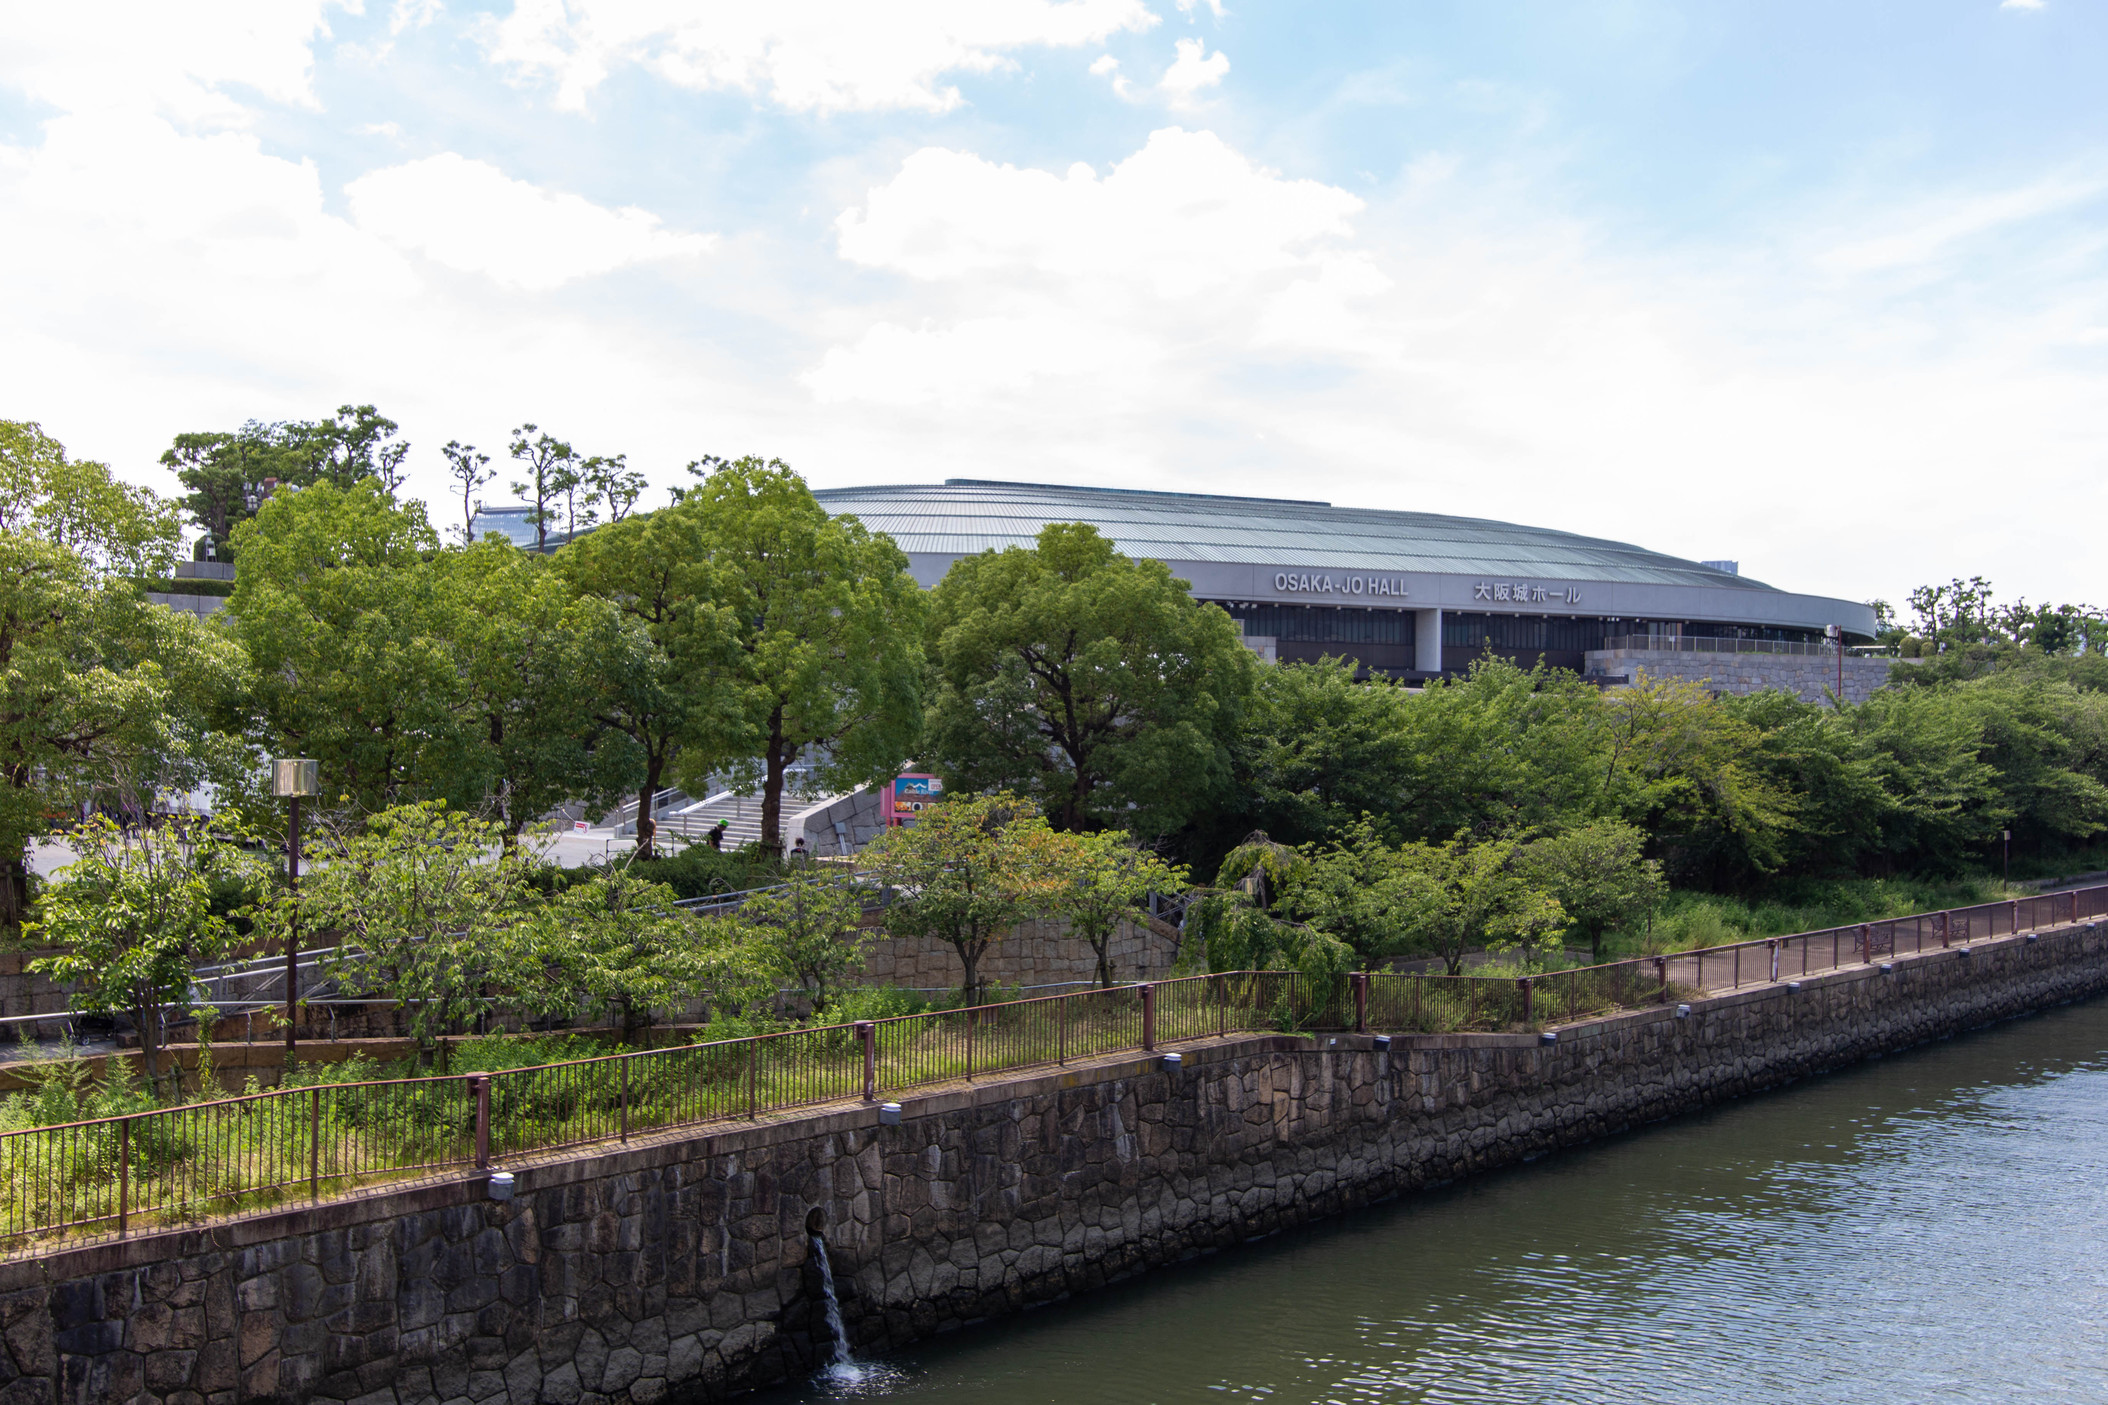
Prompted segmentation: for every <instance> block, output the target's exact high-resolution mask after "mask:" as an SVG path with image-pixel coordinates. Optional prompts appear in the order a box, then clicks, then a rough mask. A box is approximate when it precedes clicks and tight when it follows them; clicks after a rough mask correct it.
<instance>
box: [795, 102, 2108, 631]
mask: <svg viewBox="0 0 2108 1405" xmlns="http://www.w3.org/2000/svg"><path fill="white" fill-rule="evenodd" d="M1467 171H1468V168H1467V167H1464V166H1462V165H1460V164H1459V163H1457V162H1455V161H1453V160H1451V159H1448V158H1439V159H1436V160H1434V161H1432V162H1431V163H1428V164H1427V168H1426V169H1421V170H1416V171H1415V173H1414V175H1413V177H1412V178H1411V179H1407V180H1403V181H1401V182H1398V183H1396V184H1395V185H1394V186H1393V187H1392V189H1391V193H1390V194H1389V195H1387V196H1386V197H1385V199H1384V200H1383V201H1382V202H1380V203H1378V204H1376V205H1374V206H1373V207H1365V206H1364V204H1363V203H1362V202H1361V201H1360V200H1358V199H1357V198H1356V197H1355V196H1353V195H1350V194H1349V193H1348V192H1346V191H1344V190H1340V189H1338V188H1336V187H1333V186H1329V185H1324V184H1320V183H1317V182H1311V181H1299V180H1292V179H1289V178H1287V177H1285V176H1283V175H1281V174H1279V173H1276V172H1271V171H1267V170H1264V169H1263V168H1260V167H1258V166H1257V165H1256V164H1254V163H1252V162H1250V161H1249V160H1248V159H1247V158H1245V157H1244V156H1243V155H1241V154H1240V153H1238V152H1237V151H1235V150H1234V149H1232V148H1230V147H1229V146H1228V145H1227V144H1226V143H1224V142H1222V141H1221V140H1220V139H1219V138H1217V137H1215V136H1213V135H1211V134H1208V133H1205V132H1202V133H1194V132H1185V131H1179V130H1176V129H1173V130H1168V131H1164V132H1159V133H1157V134H1155V135H1154V136H1152V137H1151V138H1150V140H1149V142H1148V143H1147V145H1145V146H1144V148H1143V149H1142V150H1141V151H1138V152H1136V153H1135V154H1134V155H1132V156H1130V157H1129V158H1128V159H1127V160H1125V161H1123V162H1121V163H1119V164H1118V165H1116V166H1115V167H1113V168H1112V169H1111V170H1110V171H1108V172H1103V173H1100V172H1095V171H1093V170H1092V169H1091V168H1089V167H1085V166H1077V167H1072V168H1071V169H1070V170H1068V171H1067V172H1065V173H1057V172H1051V171H1039V170H1030V169H1020V168H1016V167H1011V166H1004V165H999V164H996V163H993V162H989V161H986V160H983V159H981V158H979V157H977V156H974V155H971V154H968V153H962V152H957V151H945V150H935V149H932V150H924V151H920V152H917V153H915V154H914V155H912V156H910V157H908V158H907V159H906V160H905V161H904V162H903V163H902V165H901V166H900V168H899V170H898V172H897V173H896V174H895V176H894V177H893V179H892V180H890V181H888V182H886V183H884V184H882V185H880V186H878V187H876V188H874V189H872V190H871V191H870V192H869V193H868V194H867V195H866V196H865V198H864V199H863V200H862V201H861V202H859V204H858V205H857V206H856V207H855V208H853V209H851V210H849V211H847V212H845V214H844V215H843V216H842V217H841V219H840V220H839V222H838V230H839V240H838V248H839V251H840V253H841V255H842V257H843V258H844V259H845V260H847V261H849V263H851V264H852V265H854V266H857V267H861V268H865V269H868V270H870V271H872V272H873V273H876V274H880V275H884V276H885V278H886V282H885V283H884V284H883V285H874V286H873V288H872V289H871V291H872V292H873V293H875V294H876V298H875V303H874V304H873V306H872V310H871V311H868V312H853V311H851V310H849V309H848V308H847V307H846V306H845V307H844V308H843V309H842V310H839V311H837V312H834V313H832V314H830V315H829V316H827V317H826V318H825V319H824V323H823V325H825V327H826V329H827V346H826V348H825V349H824V350H823V351H821V352H819V353H818V354H817V355H816V356H815V357H814V358H813V360H812V361H811V362H809V363H808V365H809V369H808V371H807V373H806V376H805V384H806V386H807V387H808V388H809V389H810V390H811V391H812V393H813V394H814V396H815V397H816V398H817V399H819V400H820V401H821V402H822V403H823V404H824V405H826V406H827V413H826V414H825V415H824V416H821V417H819V418H818V419H817V421H816V422H815V432H817V433H819V434H820V435H822V436H823V439H822V442H821V445H820V448H819V450H818V451H817V452H815V453H812V454H810V455H808V457H809V458H810V459H811V460H812V461H814V462H820V461H831V462H834V463H836V464H838V465H840V467H839V468H838V470H837V472H838V473H842V474H848V473H853V474H855V475H856V476H857V477H859V478H864V479H880V480H883V479H884V478H886V477H900V476H906V477H910V478H914V479H924V478H930V477H935V476H939V475H940V474H942V473H947V472H971V473H975V474H979V475H981V476H987V475H988V474H989V473H990V472H991V466H992V465H998V464H999V465H1000V468H1001V476H1006V477H1015V478H1020V479H1030V478H1039V479H1043V480H1052V481H1087V482H1096V483H1102V484H1108V485H1112V486H1158V487H1164V488H1172V489H1184V490H1192V491H1203V492H1206V491H1227V492H1242V493H1252V494H1259V495H1275V496H1291V497H1324V498H1329V499H1331V500H1332V501H1335V502H1347V503H1357V504H1362V505H1368V506H1387V507H1402V508H1419V509H1425V510H1431V511H1441V512H1454V513H1460V514H1464V515H1476V516H1488V517H1495V518H1502V519H1507V520H1514V521H1523V522H1534V523H1541V524H1544V525H1549V526H1558V527H1564V528H1568V529H1570V530H1578V531H1583V532H1588V533H1592V534H1596V535H1603V536H1608V537H1612V538H1615V539H1622V540H1636V541H1640V542H1643V543H1645V544H1647V545H1650V546H1653V547H1656V548H1659V549H1663V550H1668V551H1674V552H1679V553H1682V554H1686V555H1691V556H1701V555H1703V556H1714V555H1726V556H1740V557H1741V558H1742V559H1743V560H1744V562H1745V566H1746V569H1748V570H1749V572H1750V573H1751V574H1752V575H1753V576H1755V577H1756V578H1758V579H1769V580H1772V581H1773V582H1774V583H1777V584H1781V585H1785V586H1787V587H1788V588H1791V589H1799V590H1808V591H1815V592H1824V593H1834V594H1841V595H1845V596H1848V597H1861V596H1865V595H1869V594H1876V593H1883V592H1887V593H1893V592H1894V591H1895V590H1897V589H1899V588H1902V587H1904V586H1907V585H1909V584H1911V583H1913V582H1915V581H1916V580H1917V579H1920V578H1928V577H1932V576H1943V575H1944V574H1952V573H1954V572H1955V571H1964V573H1966V572H1967V571H1973V570H1978V569H1983V570H1986V571H1987V572H1988V573H1990V574H1993V575H1994V577H2002V576H2006V575H2010V576H2011V577H2012V581H2011V584H2012V586H2013V588H2015V589H2018V588H2020V587H2021V585H2022V584H2023V582H2022V580H2021V576H2022V574H2025V576H2026V577H2027V579H2026V581H2025V586H2026V588H2027V589H2028V590H2029V591H2030V592H2031V593H2032V594H2035V595H2038V596H2039V595H2042V594H2045V593H2049V594H2068V595H2078V596H2084V595H2087V594H2088V593H2089V591H2090V592H2092V593H2093V594H2098V590H2097V588H2096V587H2094V586H2092V585H2089V584H2087V583H2086V582H2085V581H2084V580H2083V567H2080V566H2076V565H2075V566H2066V565H2064V564H2063V563H2061V562H2055V561H2050V560H2047V559H2046V558H2044V557H2043V556H2042V554H2041V553H2040V552H2039V551H2034V550H2032V549H2030V548H2029V547H2028V546H2027V544H2026V537H2027V533H2028V532H2029V531H2030V530H2032V529H2031V528H2030V527H2029V526H2027V525H2026V520H2025V517H2026V515H2025V514H2022V515H2018V516H2016V517H2014V518H2012V519H2010V522H2011V525H2008V519H2004V518H1999V517H1996V516H1989V517H1987V516H1986V515H1985V514H1984V513H1983V512H1982V511H1981V510H1980V507H1981V504H1980V498H1979V496H1978V495H1977V494H1975V493H1974V492H1972V491H1970V490H1969V489H1968V488H1967V487H1966V486H1965V485H1971V484H1980V483H1981V482H1983V481H1984V475H1985V474H1986V473H1987V472H1990V471H1993V470H1997V471H2000V472H2004V473H2008V474H2011V475H2013V477H2011V478H2010V479H2009V480H2008V486H2009V487H2010V488H2011V490H2012V491H2015V492H2021V493H2025V494H2027V495H2028V496H2030V497H2032V498H2035V499H2038V500H2043V501H2057V502H2060V503H2064V504H2067V505H2068V506H2070V507H2071V508H2072V510H2073V511H2074V512H2075V513H2077V514H2080V515H2082V516H2083V515H2085V514H2089V513H2098V512H2099V511H2101V510H2103V509H2108V486H2104V484H2103V483H2102V481H2101V480H2100V479H2099V477H2098V475H2097V473H2095V472H2094V470H2093V467H2092V465H2094V464H2096V463H2097V462H2099V461H2101V460H2102V458H2103V457H2104V456H2108V413H2104V411H2103V409H2102V407H2101V402H2100V400H2099V397H2098V393H2097V386H2096V385H2095V378H2096V376H2097V374H2098V369H2097V365H2096V363H2097V362H2098V357H2099V354H2100V353H2099V350H2098V346H2099V332H2098V329H2099V328H2100V327H2102V326H2104V325H2108V283H2104V282H2103V281H2102V280H2098V279H2096V280H2094V281H2093V282H2092V283H2083V282H2081V283H2075V282H2073V281H2072V280H2071V279H2069V278H2065V277H2062V276H2060V275H2056V274H2054V273H2053V272H2052V270H2055V269H2058V268H2070V267H2074V266H2083V265H2081V264H2079V263H2078V262H2077V261H2078V260H2080V259H2082V258H2086V257H2091V255H2088V254H2087V252H2086V251H2087V250H2088V249H2090V248H2092V246H2091V245H2090V244H2088V242H2087V241H2088V240H2089V239H2091V238H2093V236H2092V235H2091V234H2090V233H2089V232H2088V231H2086V230H2083V229H2080V230H2074V231H2073V232H2072V233H2071V234H2070V243H2069V245H2068V246H2067V247H2064V248H2057V247H2054V242H2053V241H2051V242H2049V243H2045V239H2046V238H2047V236H2046V235H2045V230H2046V229H2047V228H2049V227H2050V226H2047V225H2045V223H2044V221H2045V220H2048V219H2054V218H2055V217H2057V216H2058V215H2059V214H2060V212H2064V211H2068V210H2069V209H2070V208H2071V204H2072V199H2071V198H2067V197H2068V192H2063V193H2045V192H2050V191H2051V186H2050V184H2049V183H2044V184H2043V185H2041V186H2039V187H2038V186H2028V187H2025V188H2024V189H2026V190H2028V191H2032V192H2035V194H2033V195H2031V196H2028V197H2025V198H2017V199H2016V198H2009V197H2008V194H2007V193H2003V192H1998V191H1992V192H1981V193H1956V194H1954V195H1951V196H1949V197H1947V198H1946V199H1944V200H1941V201H1936V202H1931V203H1928V204H1927V205H1926V206H1925V209H1926V210H1928V211H1937V217H1935V218H1931V219H1929V220H1927V221H1926V223H1927V224H1929V225H1932V226H1935V227H1934V228H1933V229H1932V231H1931V234H1930V235H1929V236H1928V238H1930V240H1931V243H1930V244H1929V245H1928V246H1927V247H1928V249H1930V251H1931V252H1930V254H1929V255H1928V254H1926V253H1925V252H1924V251H1922V250H1919V249H1916V248H1911V249H1907V250H1906V249H1902V248H1900V247H1899V248H1887V247H1886V246H1884V245H1883V243H1882V241H1884V240H1888V239H1891V238H1894V237H1897V236H1896V234H1895V233H1894V231H1895V230H1896V229H1898V228H1909V227H1911V220H1910V219H1909V218H1908V217H1904V218H1899V217H1898V216H1897V214H1896V212H1895V211H1894V209H1893V208H1884V209H1877V210H1874V211H1870V212H1860V213H1858V214H1856V215H1854V216H1853V217H1852V218H1850V219H1836V220H1831V221H1828V222H1827V223H1828V224H1829V228H1828V229H1827V230H1826V231H1824V232H1822V233H1820V234H1817V235H1813V236H1809V237H1807V238H1806V239H1805V246H1804V247H1802V248H1799V249H1794V248H1784V249H1781V248H1771V247H1766V246H1762V245H1761V244H1760V243H1758V242H1756V241H1751V242H1749V243H1744V244H1740V245H1729V246H1723V247H1717V248H1703V249H1692V250H1689V251H1687V253H1685V254H1681V255H1679V254H1676V253H1674V252H1669V251H1662V250H1659V249H1656V250H1649V251H1647V252H1646V253H1645V254H1644V255H1642V254H1637V253H1632V252H1630V251H1629V245H1628V243H1627V242H1626V241H1614V240H1608V239H1604V240H1600V241H1599V240H1598V239H1597V238H1596V237H1594V235H1593V234H1592V233H1591V230H1590V228H1589V227H1588V226H1587V225H1585V224H1582V223H1579V222H1576V221H1574V220H1571V219H1567V218H1561V217H1560V216H1559V215H1558V213H1557V210H1556V207H1555V206H1552V205H1549V204H1548V203H1547V202H1546V201H1545V200H1544V199H1543V197H1542V192H1538V191H1534V190H1532V189H1530V188H1527V187H1525V186H1521V185H1517V184H1514V183H1512V182H1511V181H1510V180H1508V179H1505V178H1502V179H1488V178H1484V177H1481V178H1478V179H1477V180H1475V181H1474V180H1470V179H1467V178H1466V177H1467ZM2066 184H2069V185H2071V186H2073V188H2077V187H2078V186H2079V185H2080V184H2083V183H2081V182H2077V181H2072V182H2067V183H2066ZM2055 191H2057V192H2062V191H2063V187H2062V186H2057V187H2055ZM1967 211H1974V212H1976V213H1975V214H1974V215H1973V216H1969V217H1964V216H1963V214H1961V213H1959V212H1967ZM1985 211H1989V212H1991V213H1990V214H1988V215H1987V214H1986V213H1985ZM1950 216H1951V218H1949V217H1950ZM1987 221H1988V223H1986V222H1987ZM1804 223H1813V221H1812V220H1810V221H1805V222H1804ZM1979 227H1988V228H1995V229H1997V230H1999V231H2001V234H2000V237H2001V238H2007V237H2013V238H2019V237H2023V236H2025V237H2028V238H2030V239H2031V240H2033V241H2034V243H2033V244H2032V246H2031V247H2032V248H2033V250H2034V254H2033V256H2032V257H2028V258H2020V259H2015V260H2012V261H2010V263H2007V262H2006V261H2000V263H1999V267H1998V271H1997V272H1996V273H1995V274H1993V275H1992V276H1990V277H1989V278H1988V280H1987V279H1986V278H1985V276H1984V274H1983V272H1982V270H1981V269H1980V268H1973V267H1972V268H1969V269H1962V268H1959V267H1957V266H1950V263H1948V262H1943V261H1945V260H1950V259H1951V256H1952V255H1953V253H1954V251H1955V250H1956V249H1957V248H1959V247H1960V245H1959V242H1958V241H1962V240H1965V239H1966V238H1967V237H1968V234H1967V231H1968V230H1971V229H1975V228H1979ZM1840 250H1844V251H1855V252H1853V253H1852V254H1850V255H1849V256H1848V257H1845V258H1843V261H1842V262H1841V263H1838V262H1837V260H1838V258H1839V255H1838V252H1837V251H1840ZM2093 252H2094V253H2095V254H2097V252H2098V251H2097V250H2094V251H2093ZM1905 254H1908V255H1909V257H1910V258H1913V259H1918V260H1919V262H1917V263H1914V264H1912V265H1911V267H1912V268H1914V269H1916V270H1917V271H1918V272H1917V274H1916V275H1915V276H1916V277H1917V278H1918V281H1916V282H1914V283H1912V285H1911V286H1910V287H1909V288H1908V289H1907V290H1905V291H1904V293H1903V294H1902V295H1900V296H1899V295H1897V294H1896V293H1895V292H1894V291H1893V290H1892V289H1891V288H1890V287H1889V286H1888V285H1887V284H1886V283H1885V282H1884V281H1883V280H1879V279H1873V280H1869V279H1864V278H1858V277H1849V276H1847V277H1840V276H1839V272H1840V270H1842V269H1844V268H1846V267H1847V266H1849V267H1851V268H1858V267H1861V266H1864V267H1867V268H1887V267H1891V266H1896V265H1895V264H1894V262H1893V261H1894V260H1895V259H1898V258H1901V257H1903V256H1904V255H1905ZM1833 263H1834V264H1835V265H1836V266H1834V267H1833ZM1935 278H1936V279H1941V280H1944V282H1943V283H1942V284H1941V285H1940V286H1941V292H1940V293H1939V296H1941V297H1943V298H1947V299H1950V300H1951V303H1952V305H1948V306H1942V307H1941V308H1940V309H1939V310H1938V311H1937V312H1933V311H1930V310H1928V307H1927V303H1926V298H1927V296H1928V294H1927V286H1928V284H1927V283H1926V281H1925V280H1928V279H1935ZM1956 289H1960V290H1962V291H1960V292H1957V291H1955V290H1956ZM2088 358H2091V359H2088ZM2023 482H2024V483H2025V484H2026V486H2025V488H2022V487H2020V484H2021V483H2023ZM1752 492H1755V493H1758V494H1759V495H1760V499H1759V500H1760V501H1761V503H1762V504H1764V505H1765V506H1764V507H1763V508H1762V509H1761V510H1752V508H1751V502H1752V499H1751V497H1750V494H1751V493H1752ZM1890 525H1894V526H1896V527H1897V528H1898V530H1896V531H1889V530H1887V529H1888V527H1889V526H1890ZM2001 562H2004V563H2007V564H2006V565H2005V566H2001V565H2000V564H1999V563H2001ZM2014 562H2025V563H2027V564H2026V568H2025V571H2024V572H2023V571H2021V569H2020V568H2018V567H2015V566H2013V565H2012V563H2014ZM1965 568H1966V569H1965ZM2005 583H2006V582H2005V581H2004V580H2001V584H2005Z"/></svg>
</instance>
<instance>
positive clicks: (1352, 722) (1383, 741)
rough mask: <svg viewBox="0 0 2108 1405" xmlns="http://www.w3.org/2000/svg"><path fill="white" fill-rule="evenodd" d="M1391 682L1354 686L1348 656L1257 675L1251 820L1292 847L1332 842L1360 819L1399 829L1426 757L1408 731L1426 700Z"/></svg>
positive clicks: (1249, 718) (1250, 752)
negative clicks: (1410, 719) (1411, 714)
mask: <svg viewBox="0 0 2108 1405" xmlns="http://www.w3.org/2000/svg"><path fill="white" fill-rule="evenodd" d="M1420 701H1421V700H1420V699H1415V698H1413V697H1412V696H1411V695H1409V694H1408V693H1407V692H1406V691H1405V690H1404V689H1403V688H1402V687H1400V686H1398V685H1397V684H1395V683H1393V682H1392V681H1390V680H1389V679H1384V678H1371V679H1369V680H1367V681H1366V682H1356V681H1355V678H1354V666H1353V664H1352V663H1350V662H1349V661H1348V660H1346V659H1329V658H1328V659H1325V660H1324V661H1322V662H1320V663H1314V664H1304V663H1286V664H1281V665H1280V666H1278V667H1275V668H1262V669H1260V670H1259V671H1258V686H1257V690H1256V691H1255V692H1254V694H1253V697H1252V706H1251V708H1250V710H1249V711H1248V712H1247V714H1246V716H1245V725H1244V735H1243V740H1242V742H1241V744H1240V747H1239V751H1240V753H1241V754H1240V759H1239V764H1238V771H1239V773H1240V775H1241V777H1243V778H1244V785H1243V786H1242V787H1241V789H1243V791H1244V792H1245V793H1246V794H1248V795H1249V797H1250V799H1249V802H1248V805H1249V810H1250V815H1249V819H1248V820H1247V822H1246V823H1245V824H1244V825H1243V827H1244V828H1250V827H1251V824H1250V821H1256V822H1257V823H1258V825H1259V826H1260V827H1261V828H1263V829H1265V830H1266V831H1267V832H1268V833H1270V834H1278V835H1281V836H1283V837H1284V838H1286V839H1287V840H1288V841H1289V842H1291V843H1306V842H1311V841H1316V840H1323V839H1327V838H1330V837H1332V836H1334V835H1336V834H1339V833H1341V832H1342V831H1344V830H1345V829H1346V828H1347V827H1348V826H1350V825H1352V824H1353V823H1355V821H1356V819H1357V818H1358V817H1361V816H1374V817H1377V819H1376V823H1378V824H1379V825H1380V826H1387V827H1391V828H1395V827H1396V825H1397V823H1398V821H1397V820H1396V819H1394V818H1392V817H1393V816H1403V815H1405V814H1406V813H1407V811H1408V810H1409V808H1410V807H1409V797H1410V796H1411V795H1412V794H1413V791H1414V785H1415V781H1416V779H1417V772H1418V770H1419V767H1420V765H1421V764H1422V762H1423V758H1422V757H1420V756H1419V755H1416V754H1415V752H1414V750H1413V746H1412V737H1411V734H1410V733H1409V732H1408V730H1407V726H1408V720H1407V712H1408V710H1409V709H1411V708H1413V707H1415V706H1417V705H1418V703H1419V702H1420Z"/></svg>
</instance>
